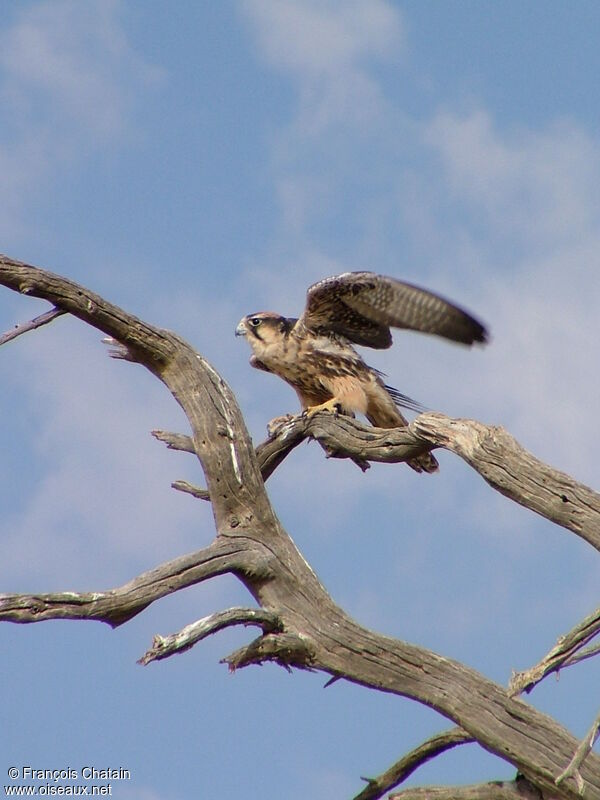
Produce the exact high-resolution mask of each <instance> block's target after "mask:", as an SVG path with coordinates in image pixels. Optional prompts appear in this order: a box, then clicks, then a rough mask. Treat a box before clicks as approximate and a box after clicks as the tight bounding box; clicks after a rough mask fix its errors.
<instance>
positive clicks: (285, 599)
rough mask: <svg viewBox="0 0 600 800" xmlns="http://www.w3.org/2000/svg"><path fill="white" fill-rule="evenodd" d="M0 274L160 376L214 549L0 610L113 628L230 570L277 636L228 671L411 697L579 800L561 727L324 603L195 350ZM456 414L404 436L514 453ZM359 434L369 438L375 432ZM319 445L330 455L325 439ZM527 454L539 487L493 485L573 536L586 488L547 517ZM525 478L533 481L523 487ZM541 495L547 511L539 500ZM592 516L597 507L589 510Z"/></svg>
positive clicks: (35, 274) (240, 424) (104, 306)
mask: <svg viewBox="0 0 600 800" xmlns="http://www.w3.org/2000/svg"><path fill="white" fill-rule="evenodd" d="M0 283H1V284H4V285H5V286H8V287H9V288H12V289H14V290H16V291H20V292H22V293H24V294H30V295H32V296H35V297H41V298H43V299H46V300H48V301H49V302H50V303H52V304H53V305H55V306H56V307H57V308H59V309H63V310H65V311H68V312H69V313H71V314H73V315H74V316H76V317H78V318H79V319H81V320H83V321H84V322H86V323H88V324H90V325H92V326H94V327H96V328H98V329H99V330H101V331H103V332H104V333H105V334H107V335H108V336H111V337H113V338H114V339H116V340H117V341H118V342H119V343H120V344H121V345H122V346H123V347H124V348H126V350H127V353H128V354H129V356H130V357H131V358H132V359H135V360H136V361H138V362H139V363H141V364H143V365H144V366H146V367H147V368H148V369H149V370H150V371H151V372H152V373H154V374H155V375H156V376H157V377H158V378H160V380H162V381H163V382H164V383H165V384H166V385H167V387H168V388H169V389H170V391H171V392H172V394H173V397H174V398H175V399H176V401H177V402H178V403H179V404H180V405H181V407H182V408H183V410H184V412H185V413H186V415H187V418H188V420H189V422H190V426H191V430H192V440H193V443H194V449H195V452H196V455H197V456H198V458H199V460H200V462H201V465H202V467H203V470H204V475H205V479H206V485H207V490H208V492H209V494H210V498H211V504H212V509H213V514H214V520H215V526H216V532H217V537H216V539H215V541H214V542H213V544H212V545H210V546H209V547H208V548H206V549H205V550H203V551H200V553H198V554H192V556H186V557H183V558H182V559H177V560H176V561H174V562H170V563H169V564H167V565H161V566H159V567H157V569H156V570H152V571H150V572H148V573H144V575H143V576H140V577H139V578H138V579H136V580H134V581H132V582H130V583H129V584H127V585H126V586H125V587H121V588H120V589H116V590H113V591H112V592H101V593H85V594H77V593H62V594H60V595H56V594H55V595H37V596H32V595H25V596H19V595H12V596H9V597H7V596H4V597H3V598H2V603H1V604H0V619H5V620H11V621H20V622H25V621H27V622H31V621H37V620H43V619H50V618H56V617H62V618H77V619H97V620H103V621H105V622H108V623H109V624H111V625H116V624H121V623H122V622H124V621H126V620H127V619H130V618H131V617H132V616H134V615H135V614H137V613H139V612H140V611H141V610H143V608H145V607H146V606H147V605H148V604H149V603H151V602H154V600H157V599H159V598H160V597H163V596H165V595H166V594H168V593H170V592H172V591H177V590H178V589H180V588H182V587H184V586H188V585H191V584H192V583H194V582H198V581H201V580H205V579H207V578H209V577H212V576H213V575H217V574H222V573H223V572H232V573H233V574H235V575H236V576H237V577H238V578H239V579H240V580H241V581H242V582H243V583H244V585H245V586H246V587H247V588H248V590H249V592H250V593H251V594H252V596H253V597H254V598H255V599H256V601H257V603H258V605H259V606H260V607H261V608H262V609H264V610H265V611H266V612H268V613H269V614H272V615H274V616H275V617H276V618H277V619H278V620H279V621H280V623H281V628H282V632H281V633H280V634H277V633H266V634H265V635H264V636H263V637H261V639H259V640H258V644H254V645H253V646H249V647H247V648H245V649H244V653H243V654H240V657H239V660H238V666H240V665H241V664H242V663H246V664H248V663H257V662H259V661H261V660H264V659H265V658H268V659H270V660H274V661H277V662H279V663H284V664H286V665H287V666H289V667H292V666H298V667H300V668H307V667H308V668H312V669H319V670H322V671H323V672H325V673H328V674H329V675H331V676H334V677H336V678H344V679H346V680H349V681H352V682H354V683H358V684H361V685H363V686H366V687H370V688H374V689H378V690H381V691H385V692H390V693H394V694H398V695H402V696H405V697H409V698H412V699H414V700H417V701H419V702H421V703H424V704H426V705H427V706H429V707H431V708H434V709H436V710H437V711H438V712H439V713H440V714H442V715H443V716H445V717H447V718H448V719H450V720H452V721H454V722H455V723H456V724H458V725H459V726H460V727H461V728H463V729H464V730H465V731H466V732H467V734H469V735H470V736H472V737H473V738H474V739H476V740H477V741H478V742H479V743H480V744H481V745H482V746H483V747H484V748H486V749H487V750H489V751H490V752H492V753H495V754H497V755H498V756H500V757H501V758H503V759H505V760H506V761H508V762H509V763H511V764H513V765H514V766H515V767H516V768H517V769H518V770H519V771H520V772H522V773H523V774H524V775H526V776H527V778H528V779H529V781H531V782H532V783H533V784H534V785H535V786H536V787H538V789H540V790H543V791H544V792H546V793H549V794H551V795H552V796H553V797H565V798H572V799H573V800H575V798H577V796H578V795H577V787H576V785H575V782H574V780H573V779H569V780H567V781H565V782H564V783H562V784H561V785H560V786H557V785H556V779H557V778H558V776H559V775H560V774H561V772H563V770H564V769H565V766H566V765H567V764H568V763H569V762H570V760H571V758H572V756H573V754H574V753H575V751H576V750H577V747H578V743H577V741H576V740H575V738H574V737H573V736H571V735H570V734H569V733H568V732H567V731H566V730H565V729H564V728H563V727H562V726H560V725H559V724H558V723H556V722H555V721H554V720H552V719H551V718H549V717H548V716H546V715H545V714H542V713H540V712H539V711H537V710H536V709H534V708H533V707H532V706H530V705H528V704H527V703H525V702H523V701H521V700H519V699H516V698H514V697H511V696H510V694H509V693H508V691H507V690H506V689H504V688H503V687H501V686H499V685H498V684H495V683H493V682H492V681H490V680H488V679H487V678H485V677H484V676H482V675H480V674H479V673H477V672H476V671H475V670H472V669H470V668H467V667H465V666H464V665H462V664H460V663H458V662H456V661H454V660H451V659H447V658H444V657H443V656H440V655H438V654H436V653H433V652H431V651H430V650H427V649H425V648H422V647H417V646H416V645H412V644H409V643H406V642H401V641H399V640H395V639H392V638H390V637H387V636H383V635H380V634H376V633H374V632H372V631H369V630H367V629H366V628H363V627H362V626H360V625H358V624H357V623H356V622H354V621H353V620H352V619H351V618H350V617H348V615H347V614H345V612H344V611H343V610H342V609H341V608H339V607H338V606H336V605H335V603H334V602H333V601H332V599H331V598H330V597H329V595H328V594H327V592H326V591H325V589H324V587H323V586H322V585H321V583H320V582H319V580H318V578H317V576H316V575H315V574H314V572H313V571H312V569H311V568H310V566H309V565H308V564H307V563H306V561H305V560H304V559H303V557H302V555H301V554H300V553H299V551H298V550H297V548H296V547H295V545H294V543H293V542H292V540H291V539H290V538H289V536H288V535H287V534H286V533H285V531H284V530H283V528H282V526H281V524H280V522H279V520H278V519H277V517H276V515H275V513H274V511H273V509H272V507H271V505H270V503H269V499H268V497H267V494H266V492H265V487H264V483H263V479H262V476H261V470H260V468H259V465H258V464H257V459H256V457H255V453H254V448H253V447H252V443H251V440H250V437H249V435H248V433H247V430H246V427H245V424H244V420H243V418H242V415H241V412H240V410H239V407H238V405H237V402H236V400H235V397H234V396H233V394H232V392H231V390H230V389H229V387H228V386H227V384H226V383H225V382H224V381H223V379H222V378H221V377H220V376H219V375H218V373H217V372H216V371H215V370H214V368H213V367H212V366H211V365H210V364H208V362H207V361H206V360H205V359H204V358H202V356H200V355H199V354H198V353H196V352H195V351H194V350H193V349H192V348H191V347H190V346H189V345H187V344H186V343H185V342H184V341H183V340H182V339H181V338H179V337H178V336H176V335H175V334H173V333H170V332H168V331H165V330H162V329H160V328H156V327H153V326H151V325H148V324H147V323H145V322H143V321H141V320H139V319H137V318H135V317H133V316H131V315H129V314H127V313H126V312H124V311H123V310H122V309H119V308H118V307H116V306H114V305H112V304H110V303H107V302H106V301H104V300H103V299H102V298H100V297H99V296H98V295H95V294H93V293H91V292H89V291H88V290H87V289H85V288H84V287H81V286H78V285H77V284H75V283H73V282H71V281H67V280H65V279H63V278H60V277H59V276H57V275H53V274H52V273H48V272H44V271H42V270H39V269H36V268H34V267H31V266H28V265H25V264H22V263H20V262H17V261H14V260H13V259H10V258H7V257H1V256H0ZM320 416H323V415H320ZM429 416H431V415H429ZM420 419H421V420H423V418H422V417H421V418H420ZM315 420H316V421H315V425H317V423H318V424H319V425H321V426H322V428H323V430H322V432H320V433H319V432H318V430H316V429H315V428H313V429H311V435H315V436H316V435H317V433H318V435H319V438H320V440H321V439H324V438H325V437H326V436H328V435H329V434H330V433H331V432H332V431H334V434H333V435H334V442H333V450H334V451H335V454H336V455H337V454H338V452H337V451H336V448H337V447H338V444H337V439H335V437H336V435H337V434H336V433H335V431H337V430H338V429H339V428H340V426H342V427H343V426H345V425H346V424H347V421H346V420H342V419H341V418H340V419H337V420H336V419H326V420H322V419H319V418H318V417H315ZM348 422H352V421H348ZM454 422H455V421H452V420H450V421H448V422H447V423H446V422H444V421H443V419H442V420H441V421H440V420H439V419H438V420H436V422H435V425H433V426H432V425H431V424H430V425H429V427H427V426H426V425H421V427H418V426H417V427H416V428H414V429H413V433H415V431H416V435H417V437H418V440H415V441H416V443H415V442H413V444H412V446H413V448H414V447H416V448H421V450H422V449H423V448H426V449H428V448H430V447H433V446H444V447H447V448H448V449H451V450H455V452H458V453H459V454H460V455H461V456H462V457H463V458H467V460H468V459H471V460H472V461H473V465H477V466H476V468H481V472H482V474H483V472H484V468H483V467H482V464H485V463H487V462H486V458H485V454H486V453H487V452H488V451H490V452H492V451H494V447H496V446H499V447H507V448H508V452H507V453H505V456H506V457H507V458H511V457H513V455H514V457H515V458H517V459H518V458H521V459H522V458H523V455H522V453H519V452H518V448H516V447H515V446H514V445H512V444H511V443H510V441H508V440H506V439H503V438H502V437H500V436H497V437H494V438H493V441H492V442H491V444H490V442H489V441H488V438H489V437H488V438H486V436H487V434H486V433H485V431H483V434H482V436H483V438H481V440H478V442H477V447H474V446H473V444H472V441H471V438H470V432H472V430H473V427H472V425H471V426H470V427H469V426H467V428H466V429H465V428H464V426H463V428H460V427H459V428H458V429H457V428H456V427H453V423H454ZM461 424H462V423H461ZM482 428H485V426H482ZM352 430H353V431H354V430H355V429H354V428H352ZM464 430H467V433H464ZM485 430H487V429H485ZM461 431H463V433H461ZM352 435H354V433H353V434H352ZM357 435H358V436H362V435H363V434H362V433H360V432H359V433H358V434H357ZM370 435H372V436H377V435H378V434H377V432H376V431H375V432H374V433H373V432H370ZM386 436H387V437H393V432H390V431H387V432H386ZM456 440H458V441H456ZM386 441H387V440H386ZM390 441H391V439H390ZM498 443H499V444H498ZM326 446H327V448H328V449H329V450H330V451H331V450H332V443H331V442H327V444H326ZM369 447H372V442H371V443H369V446H368V447H367V445H365V448H366V449H365V450H364V451H361V452H360V453H359V454H357V453H356V452H354V453H353V454H352V457H355V458H359V459H360V458H367V457H368V456H367V453H368V452H370V451H369ZM388 447H390V445H389V442H388V443H387V444H385V445H382V448H383V450H385V448H388ZM490 448H491V450H490ZM341 450H343V448H341ZM383 450H382V449H381V448H380V450H379V452H383ZM340 452H341V451H340ZM481 453H483V455H481ZM404 457H410V454H407V455H405V456H404ZM528 463H529V465H530V468H531V471H532V473H533V472H534V471H535V470H538V473H537V477H538V480H537V483H536V480H535V478H536V475H535V474H530V475H529V476H524V478H523V480H522V481H521V482H519V481H517V486H512V485H511V486H510V487H507V486H506V485H504V484H502V481H501V482H500V484H501V486H503V488H504V490H505V493H507V494H509V493H512V494H511V496H513V495H516V496H515V499H517V498H518V497H521V499H520V500H519V502H524V504H526V505H527V504H528V503H529V500H531V506H532V507H533V508H534V509H535V510H536V511H539V513H545V515H546V516H548V517H549V518H553V517H556V521H558V522H559V524H562V525H564V526H565V527H569V528H570V529H571V530H575V531H576V532H577V533H578V534H579V535H584V534H583V533H582V531H581V530H580V529H581V527H582V524H583V527H585V526H586V524H587V523H586V522H585V520H584V519H583V517H582V514H581V513H580V512H579V511H578V509H579V503H580V502H582V501H583V500H584V499H585V501H586V502H587V501H588V500H594V498H591V497H590V496H589V494H588V492H589V490H585V489H583V488H581V487H579V486H578V485H577V484H576V483H575V482H574V481H571V479H568V478H567V476H563V478H561V479H560V481H559V483H560V484H561V488H560V492H561V493H564V494H565V497H566V498H567V499H566V500H562V499H561V500H560V502H561V503H562V504H564V507H563V506H561V510H560V512H559V511H557V510H556V509H555V508H554V505H555V498H556V486H555V483H553V481H554V482H555V481H556V478H555V476H554V471H551V470H549V468H546V467H545V466H544V465H540V462H537V461H535V460H533V461H531V462H528ZM486 472H488V473H491V472H493V470H491V469H487V470H486ZM488 477H489V475H488ZM492 478H493V479H494V480H496V478H495V477H494V476H493V475H492ZM486 479H487V478H486ZM490 482H492V481H491V480H490ZM529 483H531V484H532V485H531V486H530V487H529V489H527V486H528V485H529ZM549 484H550V489H548V485H549ZM501 486H498V487H497V488H501ZM536 487H537V488H536ZM501 490H502V489H501ZM528 491H529V494H527V492H528ZM560 497H561V494H559V498H560ZM594 502H595V501H594ZM544 503H547V505H548V508H545V509H544V508H543V506H544ZM592 505H593V504H592ZM538 506H539V508H538ZM593 513H594V514H596V515H597V508H596V507H595V506H594V508H593ZM594 518H596V517H594ZM585 519H587V518H585ZM585 537H586V538H587V539H588V540H589V541H590V540H597V529H596V530H595V532H594V531H592V532H591V533H590V531H589V529H586V533H585ZM595 546H596V545H595ZM581 775H582V778H583V780H584V781H585V788H586V797H587V798H589V799H590V800H600V758H599V757H598V756H596V755H594V754H590V755H589V756H588V758H587V759H586V761H585V762H584V763H583V765H582V766H581ZM453 796H457V795H456V794H454V795H453Z"/></svg>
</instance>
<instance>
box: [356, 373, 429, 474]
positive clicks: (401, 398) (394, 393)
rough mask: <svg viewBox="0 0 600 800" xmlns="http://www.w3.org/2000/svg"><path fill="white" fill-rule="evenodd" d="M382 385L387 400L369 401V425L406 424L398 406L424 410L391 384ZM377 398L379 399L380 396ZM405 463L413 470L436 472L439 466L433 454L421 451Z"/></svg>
mask: <svg viewBox="0 0 600 800" xmlns="http://www.w3.org/2000/svg"><path fill="white" fill-rule="evenodd" d="M382 383H383V382H382ZM383 386H384V388H385V390H386V395H387V398H388V400H389V402H376V403H374V402H370V403H369V405H368V407H367V412H366V415H365V416H366V417H367V419H368V420H369V422H370V423H371V425H375V427H376V428H401V427H403V426H405V425H408V420H407V419H406V417H405V416H404V415H403V414H402V412H401V411H400V409H399V408H398V406H402V407H403V408H410V409H411V410H413V411H423V410H424V407H423V406H422V405H421V404H420V403H417V401H416V400H411V398H410V397H407V396H406V395H404V394H401V393H400V392H399V391H398V390H397V389H394V388H393V387H392V386H387V385H386V384H383ZM379 399H380V400H381V398H379ZM406 463H407V464H408V466H409V467H411V468H412V469H414V470H415V472H428V473H432V472H437V471H438V469H439V466H440V465H439V464H438V461H437V459H436V458H435V456H433V455H432V454H431V453H422V454H421V455H420V456H416V458H411V459H409V460H408V461H407V462H406Z"/></svg>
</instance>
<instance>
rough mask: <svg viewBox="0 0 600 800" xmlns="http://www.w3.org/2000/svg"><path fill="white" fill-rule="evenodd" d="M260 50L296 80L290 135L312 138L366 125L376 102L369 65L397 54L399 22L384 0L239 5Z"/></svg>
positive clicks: (262, 0)
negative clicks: (342, 127)
mask: <svg viewBox="0 0 600 800" xmlns="http://www.w3.org/2000/svg"><path fill="white" fill-rule="evenodd" d="M242 8H243V9H244V11H245V13H246V15H247V17H248V19H249V20H250V22H251V24H252V25H253V28H254V31H255V34H256V38H257V41H258V45H259V49H260V52H261V54H262V55H263V56H264V58H265V59H266V60H267V61H268V62H269V63H270V64H272V65H273V66H275V67H276V68H278V69H281V70H283V71H285V72H286V73H287V74H289V75H290V76H291V77H292V78H293V79H294V80H296V81H297V84H298V88H299V98H300V103H299V107H298V114H297V116H296V119H295V121H294V128H295V131H296V132H297V133H299V134H301V135H309V136H315V135H318V134H319V133H321V132H322V131H323V130H324V129H325V128H327V127H329V126H331V125H333V124H336V125H340V124H344V123H347V122H348V121H352V122H353V123H355V124H356V123H358V124H360V125H365V124H367V125H368V124H369V123H370V121H371V119H372V117H373V115H377V114H378V113H379V110H380V105H381V103H382V96H381V93H380V90H379V86H378V84H377V81H375V80H373V79H372V77H371V76H370V74H369V73H370V66H371V64H372V63H373V61H377V60H379V59H393V58H395V57H396V56H397V55H398V53H399V52H401V51H402V50H403V44H404V42H403V31H402V22H401V17H400V14H399V12H398V10H397V9H394V8H393V7H392V6H391V5H390V4H389V3H386V2H384V1H383V0H349V1H348V2H345V3H343V4H340V3H337V2H316V0H303V2H300V3H299V2H293V1H292V0H245V1H244V2H243V3H242Z"/></svg>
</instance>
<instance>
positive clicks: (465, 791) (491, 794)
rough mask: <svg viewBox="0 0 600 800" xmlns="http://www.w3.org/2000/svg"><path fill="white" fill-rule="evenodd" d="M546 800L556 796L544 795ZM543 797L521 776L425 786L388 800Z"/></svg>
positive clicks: (534, 799) (536, 799)
mask: <svg viewBox="0 0 600 800" xmlns="http://www.w3.org/2000/svg"><path fill="white" fill-rule="evenodd" d="M546 796H547V797H548V800H551V798H552V797H555V796H556V795H546ZM543 797H544V795H543V794H542V793H541V792H540V790H539V789H538V788H537V787H536V786H534V785H533V784H532V783H530V782H529V781H528V780H527V779H526V778H524V777H523V776H522V775H518V776H517V778H516V780H514V781H492V782H490V783H478V784H474V785H472V786H425V787H423V788H419V789H404V790H403V791H402V792H394V794H391V795H390V798H389V800H543Z"/></svg>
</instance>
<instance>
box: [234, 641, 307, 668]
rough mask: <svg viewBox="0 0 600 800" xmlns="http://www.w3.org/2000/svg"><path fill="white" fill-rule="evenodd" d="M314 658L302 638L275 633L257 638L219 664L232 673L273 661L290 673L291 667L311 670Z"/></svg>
mask: <svg viewBox="0 0 600 800" xmlns="http://www.w3.org/2000/svg"><path fill="white" fill-rule="evenodd" d="M314 657H315V654H314V650H313V649H312V648H311V646H310V644H309V642H307V641H306V640H305V639H304V638H303V637H301V636H298V635H297V634H294V633H277V634H267V635H266V636H259V637H258V639H255V640H254V641H253V642H250V644H249V645H246V646H245V647H240V649H239V650H235V651H234V652H233V653H231V655H229V656H227V657H226V658H223V659H221V663H222V664H228V665H229V669H230V671H231V672H234V671H235V670H236V669H241V668H242V667H248V666H250V665H251V664H263V663H264V662H265V661H273V662H274V663H276V664H279V665H280V666H282V667H284V668H285V669H287V670H288V672H291V667H297V668H298V669H308V670H312V664H313V662H314Z"/></svg>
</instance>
